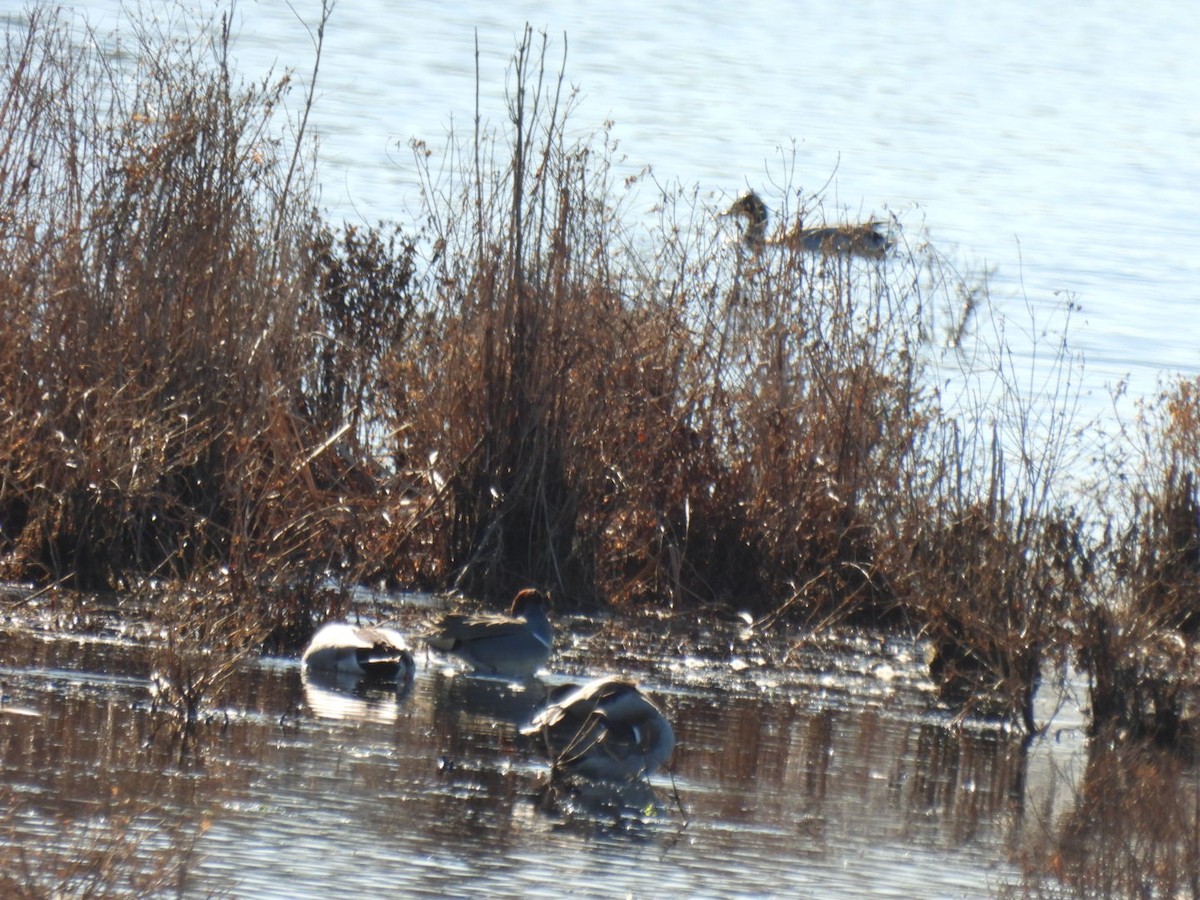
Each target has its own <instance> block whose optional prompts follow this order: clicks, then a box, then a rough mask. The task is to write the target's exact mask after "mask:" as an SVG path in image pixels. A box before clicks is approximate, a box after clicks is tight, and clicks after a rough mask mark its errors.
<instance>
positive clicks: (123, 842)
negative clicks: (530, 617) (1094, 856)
mask: <svg viewBox="0 0 1200 900" xmlns="http://www.w3.org/2000/svg"><path fill="white" fill-rule="evenodd" d="M437 605H438V604H437V603H435V601H433V600H432V599H430V598H427V597H398V598H386V599H382V600H381V599H380V598H376V600H375V601H374V602H373V604H372V610H371V611H372V612H373V613H386V614H387V616H388V618H389V619H391V620H399V621H401V622H402V623H404V627H406V628H407V629H409V630H410V631H414V632H415V631H416V630H417V629H419V627H420V625H421V623H422V622H424V621H426V620H428V619H430V618H432V616H433V614H434V613H435V611H436V610H435V607H436V606H437ZM131 622H134V624H130V623H131ZM0 640H2V641H3V644H2V646H3V651H2V652H0V680H2V688H0V690H2V692H3V704H2V705H0V762H2V764H3V770H4V779H3V783H4V785H5V787H4V788H3V793H2V794H0V815H2V816H3V818H2V820H0V840H3V841H4V843H5V844H6V845H7V849H5V850H3V851H2V852H0V860H3V861H4V863H5V866H11V867H12V869H13V871H12V872H10V874H9V877H16V878H18V880H20V879H25V880H26V881H36V879H37V878H39V877H40V878H43V879H55V878H57V879H59V880H62V879H64V878H67V876H68V875H69V873H70V872H71V871H73V870H72V866H73V865H74V866H79V865H80V863H79V861H80V860H81V859H86V860H92V861H93V862H95V861H96V860H99V859H102V860H104V861H105V862H104V865H105V868H104V871H105V872H106V873H107V874H106V876H105V878H106V879H107V881H108V882H109V883H120V884H128V885H131V886H132V887H130V888H129V890H130V891H131V892H136V891H137V890H138V888H137V887H136V886H137V885H139V884H140V885H143V886H144V885H146V884H150V885H157V886H156V887H155V888H154V889H153V890H150V891H149V893H152V894H154V893H165V892H172V893H173V892H175V891H176V890H178V891H179V893H181V894H183V895H185V896H208V895H210V894H213V893H217V894H225V895H230V896H238V897H250V896H253V897H318V896H328V895H330V893H331V892H334V891H336V892H337V893H339V894H349V895H360V896H386V895H393V894H400V895H409V896H439V897H442V896H466V895H470V896H513V897H518V896H520V897H530V896H540V897H559V896H563V895H565V894H571V895H578V896H594V897H627V896H632V897H652V896H694V897H737V896H756V897H758V896H777V897H797V896H861V895H864V894H868V893H869V894H872V895H877V896H878V895H882V896H887V895H894V896H904V897H910V896H923V897H932V896H942V897H968V896H991V895H994V894H995V893H997V892H1000V891H1003V890H1005V889H1006V888H1009V887H1013V886H1016V888H1017V889H1018V890H1019V889H1020V886H1021V885H1022V883H1023V882H1022V879H1023V877H1024V876H1023V873H1022V865H1021V860H1022V859H1023V858H1024V857H1025V856H1026V855H1027V852H1028V849H1029V848H1030V847H1031V846H1038V845H1044V844H1046V843H1047V842H1048V841H1049V840H1050V839H1051V834H1050V831H1049V829H1050V828H1051V827H1052V825H1053V823H1054V822H1056V821H1059V820H1061V818H1062V816H1063V815H1065V814H1066V811H1067V810H1068V809H1069V807H1070V806H1071V805H1072V804H1073V803H1074V802H1075V799H1076V794H1077V791H1078V785H1077V781H1078V772H1077V769H1078V759H1079V754H1080V752H1081V750H1082V748H1083V747H1084V744H1085V742H1084V740H1083V736H1082V732H1081V730H1080V728H1079V727H1078V717H1077V712H1076V711H1074V710H1072V709H1070V708H1064V709H1062V710H1060V711H1059V713H1058V715H1057V716H1056V717H1055V720H1054V722H1055V726H1054V728H1053V730H1052V731H1050V732H1048V734H1047V736H1045V737H1042V738H1039V739H1037V740H1035V741H1034V742H1033V743H1032V744H1031V745H1030V746H1028V747H1024V746H1022V742H1021V740H1020V739H1019V738H1018V737H1017V736H1014V735H1011V734H1007V733H1005V732H1004V731H1003V729H999V728H997V727H995V726H991V725H987V724H986V723H975V722H964V723H954V722H952V713H951V711H949V710H946V709H943V708H940V707H939V705H938V702H937V701H936V699H935V695H934V693H933V691H932V688H931V685H930V684H929V682H928V681H927V679H926V677H925V675H924V670H923V664H922V661H923V655H922V653H921V648H920V647H919V645H917V644H915V643H914V642H913V641H911V640H907V639H891V638H889V639H882V638H876V637H870V636H863V635H856V634H853V633H848V632H847V633H835V634H827V635H824V636H822V637H820V638H816V637H813V636H809V635H805V634H804V633H801V632H797V633H794V634H788V635H778V636H772V637H770V638H765V637H761V636H756V635H752V634H750V633H749V632H748V630H747V629H746V628H745V626H744V625H743V624H741V623H738V622H733V623H724V624H717V625H712V626H707V625H706V626H703V627H699V626H697V625H696V624H695V622H694V620H691V619H689V618H688V617H682V618H680V619H676V620H672V619H667V618H655V619H651V618H640V619H637V620H634V621H630V622H625V623H621V624H620V625H618V623H617V622H615V621H613V620H602V619H596V618H582V617H559V619H558V620H557V648H556V653H555V655H554V657H553V658H552V660H551V664H550V666H549V668H548V669H547V670H546V671H544V672H542V673H541V677H539V678H538V679H537V680H536V681H534V682H531V683H529V684H525V685H517V684H508V683H506V682H503V681H497V680H490V679H482V678H476V677H472V676H468V675H467V674H465V673H464V672H462V671H459V670H456V669H455V667H454V666H453V665H451V664H449V663H448V662H447V661H446V660H445V659H443V658H440V657H436V656H430V657H427V656H426V655H425V654H424V653H423V652H419V653H418V654H417V655H418V670H417V675H416V678H415V680H414V683H413V684H412V686H411V688H409V689H407V690H404V691H400V692H397V691H395V690H388V689H363V688H361V687H356V686H353V685H338V684H331V683H327V682H326V683H319V682H317V681H314V680H313V679H310V678H308V677H307V676H305V675H303V674H302V673H301V670H300V666H299V662H298V660H297V659H293V658H270V657H267V658H258V659H251V660H246V661H244V662H243V664H242V665H241V666H240V667H239V668H238V670H237V671H236V674H235V675H234V677H233V678H232V680H231V681H230V682H229V683H228V685H227V690H226V692H225V694H224V699H223V701H222V704H221V706H220V708H219V709H210V710H209V715H208V716H206V718H205V721H204V722H203V723H202V724H201V725H200V727H199V728H198V729H197V731H196V734H195V735H194V737H193V738H192V739H190V740H189V741H186V742H185V741H183V740H182V739H180V737H179V736H178V733H177V729H174V728H172V727H170V726H171V724H172V723H171V722H170V721H169V719H168V717H167V716H166V715H165V714H164V713H162V712H161V711H160V712H157V713H156V712H154V711H153V710H152V709H151V703H150V695H151V692H150V684H151V683H150V677H149V676H150V667H151V662H150V649H151V648H152V647H153V646H154V644H155V641H156V640H158V638H157V637H156V636H154V635H152V634H150V633H149V630H148V629H147V628H146V627H144V626H141V625H138V624H136V618H131V616H130V613H129V610H128V609H123V608H122V606H121V604H120V603H117V604H115V605H113V606H112V607H111V608H109V609H108V610H104V611H100V612H92V613H89V614H88V615H87V616H86V617H78V616H74V615H72V614H69V613H66V612H64V611H63V607H56V606H55V604H54V602H53V601H50V600H46V601H41V602H39V603H34V604H29V603H25V604H22V605H21V607H19V611H18V612H14V613H11V614H10V615H9V616H7V617H6V621H5V623H4V626H3V631H2V632H0ZM609 673H625V674H627V675H629V676H631V677H633V678H635V679H636V680H637V681H638V682H639V683H640V684H641V686H642V688H643V689H644V690H645V691H647V692H648V693H649V694H650V695H651V696H652V697H654V698H655V699H656V701H657V702H658V703H659V705H660V706H661V707H662V708H663V709H664V711H665V712H666V713H667V715H668V716H669V718H670V719H671V720H672V722H673V724H674V728H675V731H676V735H677V739H678V745H677V747H676V750H675V753H674V756H673V759H672V762H671V765H670V771H667V772H662V773H659V774H656V775H655V776H654V777H653V778H652V780H651V783H650V784H648V785H637V786H634V787H631V788H622V789H601V788H598V787H597V788H595V789H592V790H567V789H564V788H563V787H562V786H561V785H558V784H557V783H553V782H552V781H551V779H550V777H549V773H548V768H547V765H546V763H545V761H544V760H543V759H542V758H541V756H540V755H539V753H538V752H537V751H538V748H537V745H536V743H535V742H534V741H533V739H531V738H527V737H523V736H522V735H520V734H519V733H518V727H519V725H520V724H522V723H523V722H526V721H528V719H529V717H530V716H531V714H532V712H533V710H534V709H536V707H537V705H538V704H539V702H540V701H541V698H542V693H543V691H544V689H545V688H546V687H548V686H553V685H555V684H561V683H565V682H568V681H578V680H579V679H580V678H583V677H591V676H595V675H600V674H609ZM1042 702H1043V709H1042V712H1043V713H1049V712H1050V711H1051V710H1048V709H1046V708H1045V703H1046V702H1048V701H1046V700H1045V699H1043V701H1042ZM35 847H36V848H37V849H38V851H39V852H40V853H41V854H42V855H41V856H36V857H28V853H29V852H30V851H31V850H32V849H33V848H35ZM23 853H24V854H25V855H23ZM22 859H25V860H26V862H25V863H24V865H25V866H26V867H27V868H28V869H29V870H30V871H24V872H22V871H21V869H20V866H21V865H22V863H21V860H22ZM29 859H36V860H37V863H36V865H33V864H32V863H30V862H29ZM80 877H81V878H82V877H83V876H82V875H80ZM155 878H157V879H160V882H155V881H154V880H153V879H155ZM138 879H141V881H139V880H138ZM54 883H57V882H54ZM2 884H3V882H0V885H2ZM143 889H144V888H143Z"/></svg>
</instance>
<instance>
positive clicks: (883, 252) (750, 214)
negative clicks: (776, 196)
mask: <svg viewBox="0 0 1200 900" xmlns="http://www.w3.org/2000/svg"><path fill="white" fill-rule="evenodd" d="M722 215H725V216H733V217H734V218H737V219H741V220H742V223H743V224H742V242H743V243H744V244H745V245H746V246H747V247H749V248H750V249H751V250H753V251H754V252H755V253H758V252H760V251H761V250H762V249H763V248H764V247H766V246H767V245H768V244H770V245H771V246H784V247H789V248H791V249H793V250H802V251H805V252H808V253H821V254H823V255H825V256H858V257H862V258H864V259H883V258H884V257H885V256H887V252H888V250H889V249H891V246H892V244H891V241H889V240H888V238H887V235H885V234H883V233H882V232H880V231H879V226H880V225H881V224H882V223H880V222H873V221H872V222H864V223H862V224H859V225H830V226H827V227H824V228H801V227H800V226H798V225H797V226H796V227H795V228H794V229H792V230H791V231H789V232H788V233H787V234H786V235H784V236H783V238H781V239H780V240H777V241H768V240H767V205H766V204H765V203H763V201H762V198H761V197H759V196H758V194H756V193H754V191H751V192H750V193H748V194H746V195H745V196H744V197H739V198H738V199H737V200H735V201H734V202H733V205H732V206H730V207H729V209H727V210H726V211H725V212H724V213H722Z"/></svg>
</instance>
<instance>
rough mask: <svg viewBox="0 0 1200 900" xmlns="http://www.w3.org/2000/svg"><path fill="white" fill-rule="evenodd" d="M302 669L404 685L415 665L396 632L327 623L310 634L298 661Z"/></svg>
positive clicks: (344, 623)
mask: <svg viewBox="0 0 1200 900" xmlns="http://www.w3.org/2000/svg"><path fill="white" fill-rule="evenodd" d="M300 662H301V665H303V666H304V668H306V669H311V670H317V671H322V672H339V673H342V674H348V675H358V676H360V677H362V678H366V679H370V680H372V681H396V682H406V681H408V680H409V679H411V678H412V675H413V671H414V669H415V668H416V664H415V663H414V662H413V656H412V654H411V653H410V652H409V651H408V647H407V646H406V644H405V641H404V638H403V637H402V636H401V635H400V633H399V632H397V631H393V630H392V629H390V628H380V627H378V626H375V627H370V626H358V625H351V624H350V623H348V622H329V623H327V624H326V625H323V626H322V627H321V628H320V629H319V630H318V631H317V633H316V634H314V635H313V639H312V641H311V642H310V643H309V645H308V649H307V650H305V651H304V656H302V657H301V659H300Z"/></svg>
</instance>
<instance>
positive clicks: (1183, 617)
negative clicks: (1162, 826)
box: [1078, 380, 1200, 754]
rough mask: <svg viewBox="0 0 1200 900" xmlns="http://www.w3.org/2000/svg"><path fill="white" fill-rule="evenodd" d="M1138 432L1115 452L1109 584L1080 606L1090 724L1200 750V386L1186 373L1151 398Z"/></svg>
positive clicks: (1104, 735)
mask: <svg viewBox="0 0 1200 900" xmlns="http://www.w3.org/2000/svg"><path fill="white" fill-rule="evenodd" d="M1135 434H1136V437H1135V439H1134V440H1132V441H1128V440H1127V441H1126V443H1125V448H1126V449H1125V450H1124V451H1123V452H1121V453H1119V454H1117V455H1114V456H1111V457H1109V458H1108V463H1107V465H1108V471H1107V472H1106V475H1107V476H1108V477H1107V478H1106V479H1105V484H1106V485H1108V486H1109V489H1108V490H1107V492H1106V493H1105V495H1104V497H1103V498H1102V499H1103V505H1104V507H1105V510H1106V515H1107V521H1108V522H1109V523H1110V524H1109V527H1108V531H1107V534H1106V543H1105V548H1104V562H1105V565H1104V567H1103V572H1104V574H1105V580H1104V583H1103V591H1102V592H1101V593H1100V594H1099V599H1098V600H1096V601H1095V602H1093V603H1090V604H1087V605H1086V606H1084V607H1083V608H1081V610H1080V612H1079V614H1078V619H1079V622H1080V625H1081V633H1080V642H1079V662H1080V666H1081V668H1082V669H1083V671H1084V672H1085V673H1086V674H1087V677H1088V679H1089V681H1090V688H1091V690H1090V694H1091V719H1090V726H1091V730H1092V732H1093V734H1095V735H1096V736H1097V737H1099V738H1101V739H1105V740H1114V739H1117V740H1127V739H1134V740H1140V739H1149V740H1151V741H1154V742H1156V743H1159V744H1162V745H1165V746H1169V747H1175V748H1177V749H1181V750H1184V751H1186V752H1187V753H1189V754H1194V753H1195V750H1196V743H1195V742H1196V738H1197V734H1196V726H1197V715H1198V714H1200V674H1198V670H1197V661H1198V659H1200V656H1198V649H1200V648H1198V647H1197V638H1198V637H1200V493H1198V485H1197V472H1200V383H1198V382H1197V381H1194V380H1180V381H1178V382H1176V383H1174V384H1171V385H1169V386H1168V387H1166V388H1165V389H1164V390H1163V391H1162V393H1161V394H1160V396H1159V398H1158V400H1157V402H1156V403H1153V404H1144V405H1143V408H1142V411H1141V415H1140V417H1139V420H1138V422H1137V424H1136V425H1135ZM1118 476H1119V477H1118ZM1113 486H1115V488H1114V487H1113Z"/></svg>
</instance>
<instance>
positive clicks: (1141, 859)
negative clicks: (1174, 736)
mask: <svg viewBox="0 0 1200 900" xmlns="http://www.w3.org/2000/svg"><path fill="white" fill-rule="evenodd" d="M1045 824H1046V827H1047V828H1048V830H1049V835H1047V836H1046V837H1048V839H1039V840H1037V841H1031V842H1029V845H1028V847H1027V849H1026V854H1027V857H1026V860H1025V864H1026V868H1027V872H1028V877H1029V881H1030V884H1029V885H1027V886H1026V887H1027V888H1029V889H1030V891H1029V892H1036V891H1035V888H1036V887H1038V886H1042V885H1041V880H1042V878H1043V877H1044V876H1045V875H1050V876H1053V877H1054V878H1055V879H1056V880H1057V881H1058V882H1060V883H1062V884H1065V885H1067V886H1068V887H1069V888H1071V889H1072V890H1074V891H1077V892H1078V893H1079V894H1080V895H1082V896H1089V897H1090V896H1099V897H1195V896H1197V895H1200V792H1198V791H1197V781H1196V776H1195V773H1194V772H1191V771H1189V769H1188V767H1187V766H1186V765H1185V764H1184V763H1183V762H1182V761H1181V760H1180V759H1179V757H1178V756H1177V755H1176V754H1173V753H1171V752H1170V751H1166V750H1164V749H1162V748H1157V747H1154V746H1152V745H1144V744H1137V743H1131V744H1123V745H1120V746H1117V747H1110V746H1108V745H1106V744H1104V743H1101V742H1098V743H1096V744H1094V745H1093V746H1092V748H1091V751H1090V753H1089V755H1088V761H1087V768H1086V770H1085V772H1084V775H1083V782H1082V785H1081V787H1080V789H1079V794H1078V796H1077V797H1076V798H1075V804H1074V808H1073V809H1072V810H1071V811H1070V812H1069V813H1068V814H1067V815H1066V816H1065V817H1064V818H1063V819H1062V821H1059V822H1048V823H1045ZM1047 892H1048V893H1053V894H1054V895H1056V896H1057V892H1056V891H1054V890H1048V891H1047Z"/></svg>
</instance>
